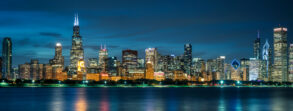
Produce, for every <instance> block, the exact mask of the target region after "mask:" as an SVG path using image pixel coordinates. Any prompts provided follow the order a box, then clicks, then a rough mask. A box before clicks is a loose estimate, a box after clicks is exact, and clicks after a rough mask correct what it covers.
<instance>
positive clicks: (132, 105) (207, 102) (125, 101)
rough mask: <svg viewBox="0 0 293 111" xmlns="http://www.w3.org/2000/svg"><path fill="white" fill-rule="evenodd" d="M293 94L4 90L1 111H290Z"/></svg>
mask: <svg viewBox="0 0 293 111" xmlns="http://www.w3.org/2000/svg"><path fill="white" fill-rule="evenodd" d="M292 91H293V89H292V88H33V89H32V88H0V98H1V101H0V111H8V110H9V111H19V110H40V111H65V110H66V111H68V110H69V111H73V110H75V111H92V110H94V111H194V110H209V111H231V110H232V111H263V110H266V111H267V110H268V111H289V110H291V109H292V108H293V106H292V104H293V95H292ZM16 106H17V107H16Z"/></svg>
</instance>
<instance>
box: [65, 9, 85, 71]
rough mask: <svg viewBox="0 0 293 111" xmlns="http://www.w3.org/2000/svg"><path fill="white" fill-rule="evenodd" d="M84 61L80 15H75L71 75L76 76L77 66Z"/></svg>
mask: <svg viewBox="0 0 293 111" xmlns="http://www.w3.org/2000/svg"><path fill="white" fill-rule="evenodd" d="M83 59H84V51H83V48H82V39H81V36H80V34H79V21H78V15H77V14H76V15H75V19H74V26H73V36H72V47H71V50H70V66H69V74H70V75H72V74H76V70H77V64H78V61H79V60H83Z"/></svg>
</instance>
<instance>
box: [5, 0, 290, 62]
mask: <svg viewBox="0 0 293 111" xmlns="http://www.w3.org/2000/svg"><path fill="white" fill-rule="evenodd" d="M292 4H293V1H292V0H272V1H270V0H259V1H257V0H198V1H197V0H186V1H184V0H178V1H176V0H162V1H159V0H154V1H152V0H146V1H143V0H133V1H125V0H117V1H111V0H105V1H99V0H6V1H1V4H0V37H1V42H2V38H3V37H6V36H9V37H11V38H12V42H13V62H14V66H16V65H17V64H22V63H24V62H29V61H30V59H31V58H37V59H39V60H40V61H41V62H42V63H47V62H48V60H49V59H50V58H53V56H54V45H55V43H56V42H61V43H62V44H63V48H64V49H63V55H64V56H65V58H66V64H68V62H69V50H70V48H71V36H72V26H73V20H74V13H76V12H78V14H79V20H80V31H81V35H82V37H83V45H84V49H85V57H86V58H89V57H97V56H98V49H99V46H100V44H107V47H108V49H109V55H110V56H117V57H118V58H121V52H122V50H123V49H135V50H138V51H139V56H140V57H144V49H145V48H148V47H157V48H158V50H159V53H161V54H162V55H166V54H175V55H180V54H182V53H183V45H184V44H185V43H191V44H192V45H193V57H201V58H204V59H208V58H216V57H218V56H221V55H224V56H227V58H228V60H231V59H232V58H238V59H240V58H243V57H246V58H249V57H251V56H252V53H253V51H252V49H253V41H254V39H255V38H256V35H257V30H260V36H261V39H262V42H264V40H265V39H266V38H267V39H269V41H270V42H272V38H273V27H276V26H278V24H281V25H282V26H285V27H288V39H289V40H288V41H289V42H292V41H293V40H292V38H293V37H291V33H290V32H291V30H292V29H293V6H292ZM1 48H2V46H1Z"/></svg>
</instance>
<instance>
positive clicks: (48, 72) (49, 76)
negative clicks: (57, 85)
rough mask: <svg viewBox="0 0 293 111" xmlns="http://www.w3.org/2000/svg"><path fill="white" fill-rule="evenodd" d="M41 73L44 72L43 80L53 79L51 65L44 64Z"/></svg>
mask: <svg viewBox="0 0 293 111" xmlns="http://www.w3.org/2000/svg"><path fill="white" fill-rule="evenodd" d="M43 71H44V76H45V77H44V79H54V78H53V72H52V71H53V68H52V65H50V64H45V65H44V68H43Z"/></svg>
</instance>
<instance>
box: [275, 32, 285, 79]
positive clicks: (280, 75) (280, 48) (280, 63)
mask: <svg viewBox="0 0 293 111" xmlns="http://www.w3.org/2000/svg"><path fill="white" fill-rule="evenodd" d="M272 81H276V82H286V81H288V43H287V28H285V27H276V28H274V71H273V74H272Z"/></svg>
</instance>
